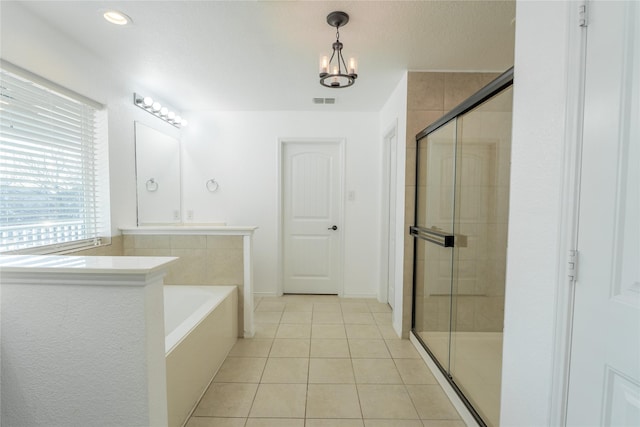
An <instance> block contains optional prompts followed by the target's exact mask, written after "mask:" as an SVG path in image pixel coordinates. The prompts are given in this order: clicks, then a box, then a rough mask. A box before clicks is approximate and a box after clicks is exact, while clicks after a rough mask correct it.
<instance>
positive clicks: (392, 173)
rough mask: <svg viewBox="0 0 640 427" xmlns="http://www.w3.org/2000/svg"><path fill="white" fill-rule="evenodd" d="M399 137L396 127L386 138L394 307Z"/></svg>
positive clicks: (389, 297)
mask: <svg viewBox="0 0 640 427" xmlns="http://www.w3.org/2000/svg"><path fill="white" fill-rule="evenodd" d="M397 140H398V137H397V135H396V130H395V129H394V130H393V131H392V132H391V133H390V134H389V135H388V136H387V137H386V138H385V142H386V143H387V147H388V154H389V157H388V162H389V163H388V172H389V175H388V190H387V195H388V199H387V206H386V210H387V212H388V218H389V224H388V232H387V236H388V238H387V248H388V249H387V251H388V252H387V255H388V256H387V260H386V261H387V302H388V303H389V305H390V306H391V308H394V303H395V298H396V297H395V289H396V288H395V284H396V182H397V181H396V159H397V156H396V142H397Z"/></svg>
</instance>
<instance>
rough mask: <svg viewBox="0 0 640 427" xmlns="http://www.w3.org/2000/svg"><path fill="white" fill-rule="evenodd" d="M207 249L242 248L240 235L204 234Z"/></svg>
mask: <svg viewBox="0 0 640 427" xmlns="http://www.w3.org/2000/svg"><path fill="white" fill-rule="evenodd" d="M206 238H207V240H206V245H207V248H209V249H242V244H243V243H242V236H206Z"/></svg>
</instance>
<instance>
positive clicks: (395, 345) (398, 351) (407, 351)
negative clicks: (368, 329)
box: [386, 340, 420, 359]
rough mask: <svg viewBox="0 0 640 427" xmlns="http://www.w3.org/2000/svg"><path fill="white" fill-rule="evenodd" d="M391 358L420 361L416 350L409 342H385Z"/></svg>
mask: <svg viewBox="0 0 640 427" xmlns="http://www.w3.org/2000/svg"><path fill="white" fill-rule="evenodd" d="M386 343H387V348H388V349H389V352H390V353H391V357H393V358H398V359H420V354H419V353H418V350H416V348H415V347H414V346H413V343H412V342H411V341H409V340H386Z"/></svg>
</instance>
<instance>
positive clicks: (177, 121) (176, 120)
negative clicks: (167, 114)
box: [173, 116, 182, 124]
mask: <svg viewBox="0 0 640 427" xmlns="http://www.w3.org/2000/svg"><path fill="white" fill-rule="evenodd" d="M173 122H174V123H177V124H180V123H182V117H180V116H176V117H175V118H174V119H173Z"/></svg>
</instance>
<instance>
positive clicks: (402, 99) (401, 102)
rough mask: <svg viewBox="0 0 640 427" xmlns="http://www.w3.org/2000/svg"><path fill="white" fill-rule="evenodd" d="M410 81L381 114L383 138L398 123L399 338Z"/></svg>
mask: <svg viewBox="0 0 640 427" xmlns="http://www.w3.org/2000/svg"><path fill="white" fill-rule="evenodd" d="M407 79H408V73H407V72H405V73H404V74H403V75H402V78H401V79H400V81H399V82H398V85H397V86H396V88H395V89H394V91H393V93H392V94H391V96H390V97H389V99H388V100H387V102H386V103H385V105H384V107H383V108H382V110H380V135H381V137H384V134H385V132H387V131H388V130H389V129H390V128H391V127H392V126H393V125H394V124H396V123H397V132H398V133H397V138H396V141H397V144H398V146H397V151H396V160H397V164H396V173H397V179H396V186H397V187H396V254H395V302H394V310H393V327H394V329H395V330H396V333H397V334H398V336H400V335H401V334H402V312H403V310H402V302H403V300H404V298H403V297H404V292H403V272H404V237H405V230H404V218H405V192H406V191H405V176H406V171H405V169H406V152H407V143H406V141H407Z"/></svg>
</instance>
